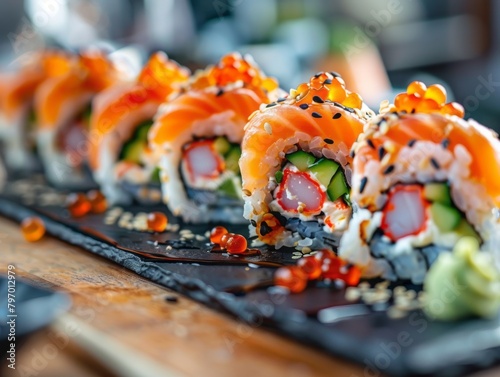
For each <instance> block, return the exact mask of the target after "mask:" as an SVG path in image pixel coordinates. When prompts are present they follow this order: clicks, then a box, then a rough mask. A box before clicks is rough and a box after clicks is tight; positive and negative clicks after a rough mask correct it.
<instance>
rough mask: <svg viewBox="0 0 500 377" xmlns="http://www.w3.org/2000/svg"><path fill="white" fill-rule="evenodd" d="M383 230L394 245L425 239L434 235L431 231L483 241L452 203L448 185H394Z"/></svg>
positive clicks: (385, 207) (383, 222) (383, 221)
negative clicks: (421, 237) (398, 242)
mask: <svg viewBox="0 0 500 377" xmlns="http://www.w3.org/2000/svg"><path fill="white" fill-rule="evenodd" d="M380 228H381V230H382V231H383V232H384V235H385V236H387V237H388V238H389V239H390V240H391V241H392V242H396V241H399V240H400V239H402V238H406V237H410V236H418V237H420V236H423V235H424V234H427V233H429V232H432V229H431V228H433V229H436V230H438V231H439V234H442V235H444V234H451V235H453V234H454V235H455V236H457V237H462V236H472V237H475V238H477V239H478V240H479V241H480V240H481V239H480V237H479V235H478V234H477V232H476V230H475V229H474V228H473V227H472V226H471V225H470V223H469V222H468V221H467V219H466V217H465V215H464V214H463V213H462V212H461V211H460V210H459V209H458V208H457V207H456V206H455V204H454V203H453V200H452V197H451V192H450V187H449V185H448V184H447V183H446V182H431V183H427V184H407V185H405V184H398V185H396V186H394V187H393V188H392V189H391V190H390V191H389V192H388V193H387V202H386V204H385V206H384V208H383V210H382V220H381V225H380Z"/></svg>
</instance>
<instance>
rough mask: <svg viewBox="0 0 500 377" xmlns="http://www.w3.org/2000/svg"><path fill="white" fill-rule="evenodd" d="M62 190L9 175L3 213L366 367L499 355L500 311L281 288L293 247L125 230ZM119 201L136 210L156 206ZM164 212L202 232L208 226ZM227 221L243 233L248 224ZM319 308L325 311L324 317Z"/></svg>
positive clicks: (484, 361)
mask: <svg viewBox="0 0 500 377" xmlns="http://www.w3.org/2000/svg"><path fill="white" fill-rule="evenodd" d="M61 194H63V192H61V191H57V190H55V189H52V188H50V187H48V186H47V185H46V184H45V183H44V181H43V178H41V177H38V176H32V177H30V178H23V179H18V180H14V179H13V180H11V181H10V182H8V184H7V186H6V188H5V189H4V191H3V192H2V193H1V194H0V213H1V214H3V215H4V216H7V217H10V218H13V219H15V220H17V221H20V220H21V219H23V218H25V217H26V216H29V215H38V216H40V217H42V218H43V220H44V221H45V224H46V227H47V231H48V232H49V233H50V234H52V235H54V236H56V237H58V238H60V239H62V240H64V241H67V242H69V243H71V244H74V245H78V246H81V247H83V248H84V249H86V250H88V251H90V252H92V253H95V254H98V255H101V256H103V257H105V258H108V259H110V260H112V261H114V262H116V263H118V264H120V265H122V266H124V267H126V268H128V269H130V270H132V271H134V272H136V273H137V274H139V275H141V276H143V277H145V278H147V279H150V280H151V281H154V282H156V283H158V284H161V285H163V286H165V287H168V288H171V289H174V290H176V291H178V292H180V293H182V294H185V295H187V296H189V297H191V298H193V299H195V300H197V301H199V302H201V303H204V304H206V305H208V306H210V307H212V308H215V309H218V310H221V311H224V312H226V313H229V314H231V315H234V316H236V317H238V318H240V319H241V320H244V321H246V322H248V323H250V324H252V325H254V326H261V327H265V328H270V329H274V330H277V331H279V332H282V333H284V334H286V335H288V336H289V337H291V338H294V339H296V340H299V341H301V342H303V343H308V344H310V345H312V346H316V347H319V348H321V349H323V350H326V351H328V352H330V353H332V354H334V355H338V356H342V357H345V358H348V359H350V360H353V361H355V362H357V363H360V364H361V365H363V366H364V373H363V374H364V375H365V376H379V375H393V376H417V375H419V376H424V375H425V376H430V375H433V376H459V375H464V374H466V373H468V372H471V371H474V370H479V369H484V368H488V367H490V366H492V365H494V364H498V363H500V318H498V319H496V320H491V321H487V320H468V321H463V322H458V323H457V322H455V323H442V322H434V321H431V320H429V319H428V318H426V317H425V315H424V314H423V313H422V312H421V311H419V310H415V311H413V312H410V313H409V315H408V316H406V317H404V318H400V319H393V318H391V317H390V316H388V314H387V312H386V311H385V310H384V308H379V309H378V310H374V309H373V308H370V307H368V306H366V305H364V304H361V303H351V302H348V301H346V299H345V298H344V290H343V289H342V288H338V287H335V286H328V285H322V284H316V285H314V286H310V287H308V288H307V290H306V291H305V292H303V293H300V294H296V295H287V294H285V293H284V292H283V291H281V290H279V289H275V288H272V287H270V283H271V281H272V276H273V272H274V270H275V268H276V267H278V266H281V265H287V264H293V263H295V261H294V260H293V259H292V253H291V251H290V250H284V251H281V250H280V251H276V250H270V249H268V248H263V249H261V251H262V254H261V255H254V256H246V257H234V256H228V255H227V254H222V253H211V252H210V250H211V249H212V246H211V245H210V244H209V243H208V240H207V239H206V238H203V239H202V238H201V237H197V238H189V237H188V239H185V240H183V241H181V238H182V235H181V234H180V233H179V232H178V231H177V232H166V233H162V234H152V233H145V232H138V231H135V230H128V229H124V228H122V227H119V226H118V225H117V224H116V223H115V224H109V225H107V224H105V221H104V218H105V214H102V215H87V216H85V217H83V218H80V219H73V218H71V217H69V215H68V214H67V212H66V210H65V209H64V208H63V207H62V205H61V204H55V203H56V202H58V201H59V202H60V200H58V198H60V197H62V196H61ZM156 209H161V210H162V211H165V212H166V209H165V207H159V208H156ZM125 210H126V211H129V212H131V213H133V214H134V213H137V212H141V211H143V212H144V211H151V210H154V208H145V207H142V208H141V207H138V206H132V207H130V208H126V209H125ZM169 219H170V221H171V223H176V222H177V223H178V224H179V227H180V229H181V230H182V229H183V230H190V231H192V234H194V235H199V236H202V235H204V234H205V232H206V231H207V230H209V229H211V227H212V226H213V224H212V225H203V226H190V225H187V224H182V223H179V222H178V221H179V220H177V219H175V218H174V217H173V216H169ZM227 227H228V228H229V229H230V230H231V231H233V232H238V233H242V234H248V231H247V227H246V226H234V225H227ZM167 246H168V247H167ZM414 288H415V287H414ZM416 288H417V289H418V287H416ZM322 309H327V310H326V311H325V310H323V311H321V310H322ZM320 311H321V312H320ZM318 313H321V315H322V317H321V318H325V316H328V318H329V320H328V321H327V322H328V323H324V322H325V321H320V320H319V319H318Z"/></svg>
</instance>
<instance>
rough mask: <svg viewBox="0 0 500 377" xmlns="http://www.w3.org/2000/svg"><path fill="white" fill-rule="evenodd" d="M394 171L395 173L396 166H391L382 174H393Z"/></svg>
mask: <svg viewBox="0 0 500 377" xmlns="http://www.w3.org/2000/svg"><path fill="white" fill-rule="evenodd" d="M393 171H394V165H389V166H388V167H386V168H385V170H384V172H383V173H382V174H384V175H387V174H391V173H392V172H393Z"/></svg>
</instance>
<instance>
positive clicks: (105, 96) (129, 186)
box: [89, 52, 190, 204]
mask: <svg viewBox="0 0 500 377" xmlns="http://www.w3.org/2000/svg"><path fill="white" fill-rule="evenodd" d="M189 76H190V72H189V70H188V69H187V68H184V67H181V66H179V65H178V64H177V63H175V62H174V61H172V60H169V59H168V57H167V56H166V55H165V54H164V53H162V52H157V53H155V54H154V55H152V57H151V58H150V60H149V61H148V62H147V64H146V65H145V66H144V68H143V70H142V72H141V73H140V75H139V77H138V79H137V81H136V82H134V83H129V84H126V85H116V86H113V87H111V88H109V89H107V90H104V91H103V92H101V93H100V94H99V95H97V96H96V98H95V99H94V102H93V106H94V108H93V114H92V117H91V135H90V140H91V141H90V152H89V164H90V167H91V169H92V170H93V172H94V178H95V180H96V181H97V182H98V183H99V185H100V186H101V190H102V191H103V193H104V194H105V196H106V198H107V200H108V202H109V203H110V204H130V203H131V202H132V201H133V199H136V200H138V201H140V202H142V203H154V202H160V201H161V188H160V180H159V170H158V168H157V167H156V161H155V160H154V158H153V157H154V156H153V153H152V151H151V149H150V148H149V147H148V144H147V135H148V132H149V129H150V127H151V126H152V124H153V117H154V115H155V114H156V112H157V110H158V107H159V106H160V105H161V104H162V103H163V102H165V101H167V100H168V99H169V98H171V97H174V96H176V95H178V94H179V92H180V90H181V88H182V85H183V84H185V83H186V82H187V80H188V78H189Z"/></svg>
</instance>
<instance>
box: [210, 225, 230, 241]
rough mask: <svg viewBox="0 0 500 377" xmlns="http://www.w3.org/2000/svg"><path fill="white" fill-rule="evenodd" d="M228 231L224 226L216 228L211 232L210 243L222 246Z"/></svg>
mask: <svg viewBox="0 0 500 377" xmlns="http://www.w3.org/2000/svg"><path fill="white" fill-rule="evenodd" d="M227 233H228V231H227V229H226V228H224V227H223V226H216V227H214V228H213V229H212V230H211V231H210V242H212V243H216V244H220V241H221V238H222V236H223V235H225V234H227Z"/></svg>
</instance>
